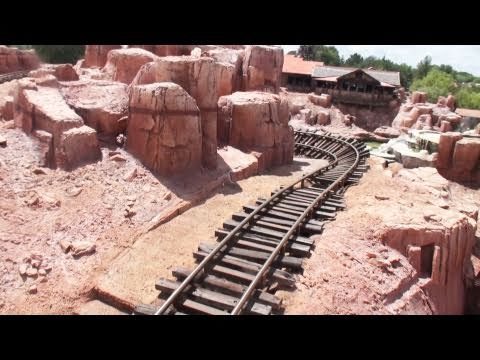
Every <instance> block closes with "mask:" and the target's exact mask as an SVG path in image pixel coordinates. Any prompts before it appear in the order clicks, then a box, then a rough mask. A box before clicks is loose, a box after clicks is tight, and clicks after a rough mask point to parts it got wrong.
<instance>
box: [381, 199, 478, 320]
mask: <svg viewBox="0 0 480 360" xmlns="http://www.w3.org/2000/svg"><path fill="white" fill-rule="evenodd" d="M437 209H438V208H437ZM441 214H442V215H440V216H439V215H437V214H436V213H435V212H432V213H431V214H430V213H428V214H427V213H426V214H425V215H424V216H425V218H426V219H429V220H428V221H432V222H433V223H432V224H431V225H427V226H425V225H392V226H390V227H388V228H387V230H386V231H385V232H384V233H383V234H382V243H383V244H385V245H387V246H389V247H391V248H393V249H396V250H398V251H399V252H400V253H401V254H403V255H404V256H406V257H407V258H408V259H409V262H410V263H411V264H412V266H413V267H414V268H415V270H416V271H417V275H418V276H419V277H420V278H424V279H425V282H424V283H423V285H422V288H423V289H424V291H426V292H427V293H428V295H429V298H430V306H431V307H432V310H433V312H434V313H436V314H463V313H464V310H465V309H464V307H465V285H464V266H465V264H467V263H469V262H470V256H471V252H472V247H473V245H474V243H475V235H474V234H475V229H476V222H475V221H474V219H472V218H469V217H467V216H459V213H453V212H449V211H442V212H441ZM460 215H461V214H460ZM427 216H428V217H427ZM444 216H449V217H448V218H445V217H444Z"/></svg>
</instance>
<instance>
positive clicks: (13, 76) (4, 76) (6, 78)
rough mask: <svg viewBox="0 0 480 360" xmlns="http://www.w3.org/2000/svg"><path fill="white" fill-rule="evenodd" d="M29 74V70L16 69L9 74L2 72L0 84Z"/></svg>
mask: <svg viewBox="0 0 480 360" xmlns="http://www.w3.org/2000/svg"><path fill="white" fill-rule="evenodd" d="M27 75H28V71H15V72H11V73H7V74H1V75H0V84H2V83H4V82H7V81H12V80H15V79H21V78H24V77H26V76H27Z"/></svg>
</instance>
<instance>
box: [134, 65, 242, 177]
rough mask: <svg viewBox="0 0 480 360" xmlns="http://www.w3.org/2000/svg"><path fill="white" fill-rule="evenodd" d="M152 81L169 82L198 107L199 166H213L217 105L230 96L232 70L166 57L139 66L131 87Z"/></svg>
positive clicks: (215, 153)
mask: <svg viewBox="0 0 480 360" xmlns="http://www.w3.org/2000/svg"><path fill="white" fill-rule="evenodd" d="M152 82H173V83H176V84H178V85H180V86H181V87H183V88H184V89H185V90H186V91H187V92H188V93H189V94H190V95H191V96H192V97H193V98H194V99H195V100H196V103H197V105H198V107H199V108H200V112H201V121H202V126H201V128H202V136H203V139H202V157H203V165H204V166H205V167H207V168H210V169H213V168H215V167H216V165H217V102H218V99H219V97H220V96H222V95H226V94H231V92H232V91H233V89H234V86H235V67H234V66H233V65H231V64H227V63H220V62H217V61H215V59H213V58H209V57H202V58H195V57H192V56H166V57H161V58H158V59H157V60H156V61H155V62H153V63H148V64H146V65H145V66H143V67H142V69H141V70H140V71H139V73H138V75H137V76H136V77H135V79H134V80H133V82H132V85H131V87H132V86H135V85H139V84H148V83H152Z"/></svg>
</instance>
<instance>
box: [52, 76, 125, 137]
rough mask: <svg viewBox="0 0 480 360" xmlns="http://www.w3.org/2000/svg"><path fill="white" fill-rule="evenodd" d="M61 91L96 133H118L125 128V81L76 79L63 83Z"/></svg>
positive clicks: (68, 102) (69, 103)
mask: <svg viewBox="0 0 480 360" xmlns="http://www.w3.org/2000/svg"><path fill="white" fill-rule="evenodd" d="M61 93H62V95H63V96H64V98H65V100H66V102H67V104H68V105H69V106H70V107H72V108H73V109H74V110H75V112H76V113H77V114H79V115H80V116H81V117H82V118H83V120H84V122H85V124H86V125H88V126H90V127H92V128H93V129H95V130H96V131H97V132H98V133H100V134H105V135H118V134H119V133H123V132H125V130H126V126H127V117H128V95H127V85H125V84H122V83H118V82H111V81H101V80H80V81H75V82H70V83H67V84H64V86H63V87H62V89H61Z"/></svg>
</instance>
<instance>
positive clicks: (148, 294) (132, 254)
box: [97, 159, 325, 306]
mask: <svg viewBox="0 0 480 360" xmlns="http://www.w3.org/2000/svg"><path fill="white" fill-rule="evenodd" d="M324 164H325V162H324V161H322V160H310V159H295V160H294V162H293V164H291V165H285V166H280V167H278V168H276V169H275V170H273V171H271V172H269V173H267V174H264V175H260V176H255V177H251V178H248V179H245V180H240V181H238V182H237V183H236V184H228V185H225V186H224V187H223V188H221V189H219V190H218V191H217V192H216V193H215V194H214V195H213V196H211V197H209V198H208V199H207V200H206V201H204V202H203V203H202V204H200V205H197V206H196V207H194V208H192V209H190V210H188V211H186V212H185V213H183V214H182V215H180V216H178V217H176V218H175V219H173V220H171V221H170V222H168V223H166V224H164V225H162V226H160V227H158V228H157V229H155V230H153V231H151V232H149V233H148V234H146V235H144V236H142V237H141V238H140V239H138V240H137V242H136V243H135V244H134V245H133V247H132V248H131V249H128V250H126V251H124V252H123V254H122V255H121V256H120V257H118V259H117V260H116V261H114V262H113V263H112V264H111V265H110V268H109V270H108V272H107V273H106V274H105V275H104V276H101V277H99V279H98V282H97V288H98V290H99V292H100V293H101V294H104V296H107V297H110V299H114V300H116V301H121V302H122V303H126V304H130V306H135V305H137V304H139V303H146V304H149V303H152V302H153V301H154V300H155V299H156V297H157V296H158V294H159V292H158V291H157V290H155V281H156V280H158V279H159V278H172V276H171V271H172V269H173V268H175V267H177V266H183V267H187V268H193V266H194V259H193V256H192V252H193V251H196V250H197V246H198V244H199V243H201V242H206V243H214V242H215V236H214V232H215V230H216V229H217V228H221V227H222V224H223V221H225V220H227V219H229V218H230V217H231V215H232V214H233V213H235V212H240V211H242V206H243V205H246V204H254V202H255V200H256V199H257V198H258V197H261V196H269V195H270V192H271V191H273V190H274V189H276V188H278V187H279V186H281V185H288V184H290V183H291V182H292V181H294V180H295V179H297V178H299V177H300V176H301V175H302V174H303V173H305V172H308V171H313V170H314V169H315V168H317V167H320V166H323V165H324Z"/></svg>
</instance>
